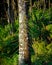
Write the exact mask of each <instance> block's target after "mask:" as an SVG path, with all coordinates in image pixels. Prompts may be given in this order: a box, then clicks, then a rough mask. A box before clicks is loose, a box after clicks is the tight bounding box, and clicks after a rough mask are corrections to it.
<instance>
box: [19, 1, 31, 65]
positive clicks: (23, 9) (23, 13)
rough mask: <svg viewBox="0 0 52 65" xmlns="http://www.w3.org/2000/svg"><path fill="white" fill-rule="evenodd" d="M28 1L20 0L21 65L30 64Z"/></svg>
mask: <svg viewBox="0 0 52 65" xmlns="http://www.w3.org/2000/svg"><path fill="white" fill-rule="evenodd" d="M27 3H28V1H25V0H19V1H18V8H19V65H25V64H27V65H30V57H29V46H28V44H29V41H28V29H27V28H28V27H27V25H28V18H27V14H28V13H27V12H28V11H27Z"/></svg>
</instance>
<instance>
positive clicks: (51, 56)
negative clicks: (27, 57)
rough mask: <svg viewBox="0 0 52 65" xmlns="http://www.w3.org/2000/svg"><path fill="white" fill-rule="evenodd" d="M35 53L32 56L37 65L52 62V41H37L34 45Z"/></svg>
mask: <svg viewBox="0 0 52 65" xmlns="http://www.w3.org/2000/svg"><path fill="white" fill-rule="evenodd" d="M32 47H33V49H34V52H35V55H33V56H32V57H31V60H32V63H33V64H36V65H42V64H43V63H46V62H47V65H49V63H50V64H51V61H52V43H50V44H46V42H43V41H42V42H37V41H35V44H33V45H32Z"/></svg>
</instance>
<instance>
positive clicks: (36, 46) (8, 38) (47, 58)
mask: <svg viewBox="0 0 52 65" xmlns="http://www.w3.org/2000/svg"><path fill="white" fill-rule="evenodd" d="M50 1H51V0H50ZM36 3H38V2H37V1H32V11H31V13H30V12H29V20H28V25H29V28H28V29H29V35H30V39H31V41H30V42H31V44H30V45H29V46H30V51H31V62H32V65H52V7H51V6H50V8H49V7H48V6H47V5H46V6H47V7H46V9H45V11H44V9H43V6H42V3H41V1H40V2H39V3H41V4H39V5H40V6H42V8H39V9H38V5H37V4H36ZM51 4H52V3H51ZM1 10H2V9H1ZM2 11H3V10H2ZM2 11H1V12H2ZM49 11H50V12H49ZM2 13H3V12H2ZM2 15H3V14H2ZM4 16H5V14H4ZM12 29H13V27H12V24H8V23H7V20H6V19H5V20H3V16H1V17H0V65H18V55H19V53H18V46H19V41H18V33H19V32H18V31H19V23H18V16H17V19H16V18H15V22H14V32H13V33H12V34H11V30H12Z"/></svg>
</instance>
